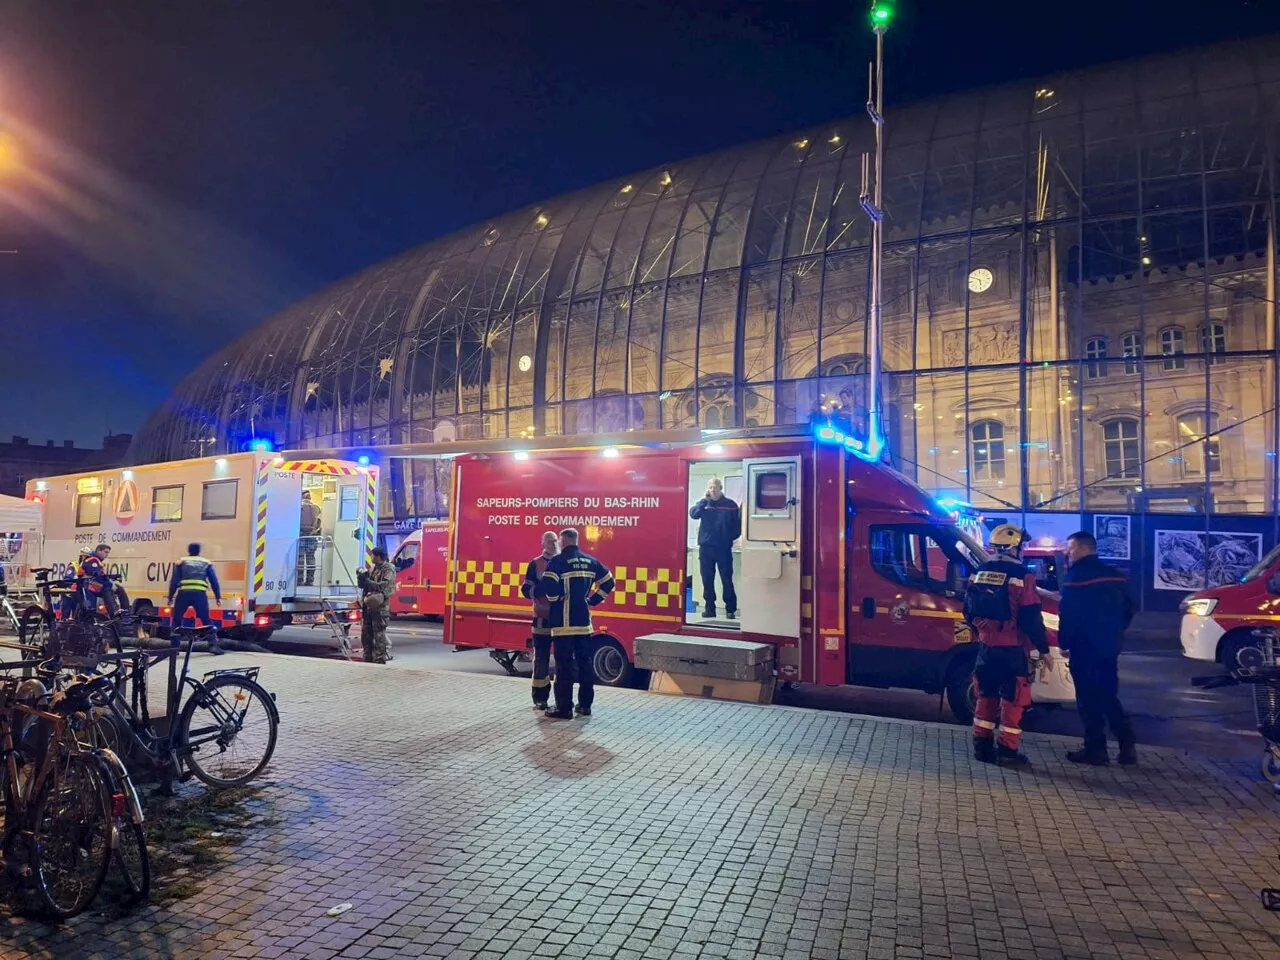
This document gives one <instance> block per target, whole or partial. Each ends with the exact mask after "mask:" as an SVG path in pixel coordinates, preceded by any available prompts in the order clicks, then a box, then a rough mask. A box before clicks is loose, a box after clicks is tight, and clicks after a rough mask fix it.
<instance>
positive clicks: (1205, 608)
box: [1182, 597, 1218, 617]
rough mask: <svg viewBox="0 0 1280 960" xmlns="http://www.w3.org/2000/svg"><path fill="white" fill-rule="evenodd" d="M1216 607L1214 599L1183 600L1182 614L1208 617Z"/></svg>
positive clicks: (1216, 601) (1215, 599)
mask: <svg viewBox="0 0 1280 960" xmlns="http://www.w3.org/2000/svg"><path fill="white" fill-rule="evenodd" d="M1217 606H1218V600H1217V598H1216V597H1202V598H1199V599H1196V600H1183V601H1182V612H1183V613H1190V614H1192V615H1193V616H1197V617H1207V616H1210V615H1211V614H1212V613H1213V611H1214V610H1215V609H1216V608H1217Z"/></svg>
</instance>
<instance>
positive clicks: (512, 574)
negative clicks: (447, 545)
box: [457, 560, 525, 601]
mask: <svg viewBox="0 0 1280 960" xmlns="http://www.w3.org/2000/svg"><path fill="white" fill-rule="evenodd" d="M524 566H525V565H524V564H522V563H513V562H512V561H510V560H464V561H462V568H461V569H460V570H459V571H458V583H457V590H458V595H459V596H460V597H508V598H510V597H517V598H519V599H520V600H521V601H523V600H524V598H523V597H521V596H520V581H522V580H523V579H524Z"/></svg>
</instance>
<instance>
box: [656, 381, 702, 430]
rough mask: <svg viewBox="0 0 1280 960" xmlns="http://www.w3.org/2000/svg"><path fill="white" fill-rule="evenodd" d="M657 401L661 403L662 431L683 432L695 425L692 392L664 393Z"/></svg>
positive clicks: (695, 414)
mask: <svg viewBox="0 0 1280 960" xmlns="http://www.w3.org/2000/svg"><path fill="white" fill-rule="evenodd" d="M658 399H659V400H660V401H661V403H662V426H663V429H665V430H684V429H686V428H688V427H692V426H694V425H696V424H697V422H698V413H697V401H696V399H695V398H694V392H693V391H692V390H674V391H664V392H662V393H661V394H659V395H658Z"/></svg>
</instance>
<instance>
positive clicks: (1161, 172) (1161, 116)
mask: <svg viewBox="0 0 1280 960" xmlns="http://www.w3.org/2000/svg"><path fill="white" fill-rule="evenodd" d="M1141 113H1142V116H1141V121H1142V176H1143V183H1142V205H1143V208H1144V209H1146V210H1176V209H1178V208H1180V207H1197V208H1198V207H1199V206H1200V205H1201V202H1202V197H1201V186H1200V149H1201V139H1200V137H1199V136H1197V127H1198V124H1199V114H1198V112H1197V110H1196V101H1195V98H1194V97H1176V98H1172V99H1168V100H1156V101H1148V102H1146V103H1144V104H1143V105H1142V111H1141Z"/></svg>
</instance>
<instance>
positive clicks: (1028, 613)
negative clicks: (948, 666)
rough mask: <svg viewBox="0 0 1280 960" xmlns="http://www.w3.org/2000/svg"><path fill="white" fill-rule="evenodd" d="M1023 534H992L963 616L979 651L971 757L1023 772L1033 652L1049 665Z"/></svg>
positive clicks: (1002, 529)
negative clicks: (992, 553) (1025, 562)
mask: <svg viewBox="0 0 1280 960" xmlns="http://www.w3.org/2000/svg"><path fill="white" fill-rule="evenodd" d="M1027 539H1028V538H1027V535H1026V534H1025V533H1024V532H1023V531H1022V530H1019V529H1018V528H1017V527H1015V526H1013V525H1012V524H1009V523H1005V524H1001V525H1000V526H998V527H996V528H995V529H994V530H992V531H991V546H992V548H993V549H994V550H995V556H993V557H992V558H991V559H990V560H988V561H987V562H986V563H984V564H982V565H981V566H979V567H978V569H977V570H975V571H974V573H973V576H972V577H970V579H969V584H968V587H967V588H966V590H965V596H964V617H965V620H966V621H968V623H969V625H970V626H971V627H973V629H974V631H975V632H976V633H977V636H978V641H979V643H980V644H981V646H980V647H979V648H978V661H977V666H976V667H975V669H974V676H975V678H976V679H977V683H978V705H977V707H976V709H975V710H974V712H973V755H974V758H975V759H977V760H981V761H982V762H984V763H998V764H1000V765H1001V766H1011V767H1024V766H1026V765H1027V764H1029V763H1030V762H1031V761H1029V760H1028V759H1027V757H1026V755H1025V754H1022V753H1019V752H1018V747H1019V746H1020V745H1021V743H1022V714H1023V711H1024V710H1026V709H1027V707H1029V706H1030V705H1031V663H1030V659H1029V657H1028V654H1029V652H1030V650H1031V648H1032V647H1034V648H1035V649H1036V650H1038V651H1039V652H1040V658H1041V660H1042V661H1043V662H1044V664H1045V665H1046V666H1052V665H1053V658H1052V656H1051V655H1050V653H1049V641H1048V638H1047V637H1046V636H1045V632H1044V618H1043V617H1042V616H1041V614H1040V597H1039V595H1038V594H1037V593H1036V579H1035V577H1034V576H1033V575H1032V573H1031V572H1030V571H1029V570H1027V568H1026V567H1025V566H1023V563H1022V545H1023V544H1024V543H1026V542H1027Z"/></svg>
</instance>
